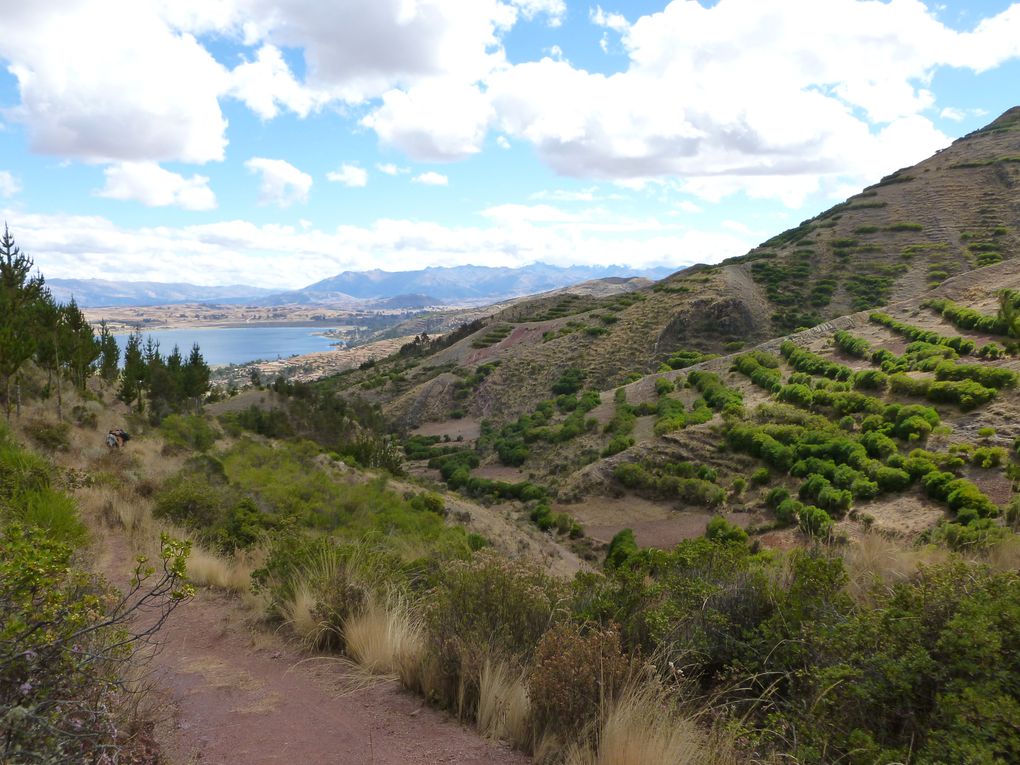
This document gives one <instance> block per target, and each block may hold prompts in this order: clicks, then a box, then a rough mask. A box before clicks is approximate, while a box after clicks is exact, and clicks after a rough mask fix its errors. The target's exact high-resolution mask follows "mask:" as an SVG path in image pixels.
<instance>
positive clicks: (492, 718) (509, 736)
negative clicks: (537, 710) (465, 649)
mask: <svg viewBox="0 0 1020 765" xmlns="http://www.w3.org/2000/svg"><path fill="white" fill-rule="evenodd" d="M479 687H480V691H479V695H478V712H477V714H476V717H475V724H476V726H477V728H478V732H479V733H480V734H482V735H483V736H485V737H486V738H490V739H499V740H503V741H508V742H510V743H511V744H513V745H514V746H516V747H517V748H519V749H529V748H530V746H531V744H532V738H533V736H532V733H531V728H530V725H529V723H530V714H531V704H530V702H529V700H528V689H527V679H526V676H525V674H524V673H522V672H519V671H514V670H513V669H512V668H511V667H510V666H509V665H508V664H507V663H506V662H503V661H499V660H496V659H491V658H490V659H486V660H485V663H484V664H483V665H482V671H481V676H480V678H479Z"/></svg>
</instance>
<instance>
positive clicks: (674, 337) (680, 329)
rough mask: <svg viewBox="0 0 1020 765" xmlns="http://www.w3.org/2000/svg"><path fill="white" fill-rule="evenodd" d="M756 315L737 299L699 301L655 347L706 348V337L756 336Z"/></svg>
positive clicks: (676, 319) (673, 322) (668, 327)
mask: <svg viewBox="0 0 1020 765" xmlns="http://www.w3.org/2000/svg"><path fill="white" fill-rule="evenodd" d="M761 329H762V328H761V327H756V326H755V318H754V314H753V313H752V312H751V308H750V307H749V306H748V305H747V303H746V302H745V301H744V300H741V299H740V298H737V297H726V298H717V299H712V300H699V301H696V302H693V303H691V304H690V305H688V306H685V307H684V309H683V310H682V311H681V312H679V313H677V314H676V315H675V316H674V317H673V318H672V320H671V321H670V322H669V323H668V324H667V325H666V326H665V327H664V328H663V330H662V332H661V333H659V338H658V341H657V342H656V347H657V348H658V349H659V351H660V352H668V351H672V350H675V349H677V348H681V347H684V346H685V345H686V344H688V343H690V342H692V341H698V345H699V346H700V345H703V344H704V340H705V339H706V338H726V337H730V338H740V339H746V338H748V337H751V336H753V335H755V333H756V331H759V330H761Z"/></svg>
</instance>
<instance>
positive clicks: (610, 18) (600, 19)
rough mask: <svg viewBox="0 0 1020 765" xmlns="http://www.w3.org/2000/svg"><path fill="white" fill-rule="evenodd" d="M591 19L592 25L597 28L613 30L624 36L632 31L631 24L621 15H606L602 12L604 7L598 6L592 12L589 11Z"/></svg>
mask: <svg viewBox="0 0 1020 765" xmlns="http://www.w3.org/2000/svg"><path fill="white" fill-rule="evenodd" d="M589 18H590V19H591V23H592V24H594V25H595V26H597V27H605V28H606V29H611V30H613V31H614V32H619V33H620V34H623V33H624V32H626V31H627V30H628V29H630V24H629V23H628V22H627V19H625V18H624V17H623V16H622V15H621V14H619V13H606V12H605V11H604V10H602V6H600V5H596V6H595V7H594V8H593V9H592V10H591V11H589Z"/></svg>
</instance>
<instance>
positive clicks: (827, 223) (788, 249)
mask: <svg viewBox="0 0 1020 765" xmlns="http://www.w3.org/2000/svg"><path fill="white" fill-rule="evenodd" d="M1018 245H1020V108H1017V109H1012V110H1010V111H1009V112H1007V113H1006V114H1004V115H1003V116H1002V117H1000V118H999V119H998V120H996V121H995V122H993V123H992V124H991V125H989V126H988V127H987V128H984V129H983V130H980V131H977V132H975V133H973V134H971V135H969V136H967V137H965V138H962V139H960V140H958V141H957V142H956V143H954V144H953V145H952V146H950V147H948V148H947V149H945V150H944V151H941V152H939V153H938V154H936V155H935V156H934V157H932V158H930V159H928V160H925V161H924V162H922V163H920V164H918V165H916V166H915V167H912V168H906V169H903V170H900V171H897V172H896V173H893V174H892V175H890V176H889V177H887V178H885V179H883V180H882V181H880V182H879V183H877V184H875V185H874V186H871V187H869V188H867V189H865V190H864V191H862V192H861V193H860V194H858V195H856V196H854V197H851V198H850V199H848V200H847V201H846V202H843V203H841V204H839V205H837V206H835V207H833V208H831V209H830V210H827V211H826V212H824V213H822V214H820V215H818V216H816V217H815V218H813V219H811V220H808V221H805V222H804V223H802V224H801V225H800V226H798V227H796V228H794V229H791V230H789V231H786V232H784V233H782V234H780V235H778V236H776V237H773V238H772V239H770V240H768V241H767V242H765V243H763V244H762V245H760V246H758V247H756V248H755V249H754V250H752V251H751V252H750V253H748V254H747V255H745V256H743V257H740V258H735V259H733V260H731V261H728V262H725V263H723V264H720V265H717V266H696V267H694V268H691V269H687V270H685V271H683V272H680V273H678V274H674V275H673V276H670V277H668V278H666V279H663V280H662V281H660V282H658V283H656V284H654V285H651V286H649V287H647V288H645V289H643V290H640V291H639V292H637V293H635V295H633V296H631V297H628V298H627V299H626V300H624V299H622V298H616V297H609V298H605V299H602V300H598V299H595V298H591V297H584V296H576V297H572V296H569V295H568V296H549V297H540V298H538V299H536V300H533V301H526V302H523V303H516V304H514V305H512V306H509V307H504V308H502V310H499V311H497V312H496V313H494V314H493V315H492V316H491V317H490V318H488V319H487V320H485V321H483V322H480V323H479V324H478V325H476V326H474V327H472V329H473V331H472V332H464V333H462V336H460V337H458V335H456V334H455V335H452V336H450V338H449V340H453V339H457V342H455V343H452V344H450V343H449V340H448V341H447V342H445V343H443V344H441V345H440V347H439V348H438V349H435V350H434V352H432V353H431V355H428V356H425V357H423V358H420V359H417V360H414V361H409V360H407V359H404V360H402V361H401V362H400V364H399V365H398V366H400V369H399V370H398V369H396V368H387V367H385V366H383V367H382V368H377V369H374V370H373V371H372V372H371V373H369V374H366V375H362V376H360V377H359V376H357V375H355V376H354V377H353V380H352V381H353V382H354V383H355V384H357V385H360V386H362V387H363V388H367V389H370V390H371V391H372V395H373V396H376V397H377V398H378V399H379V400H380V401H381V402H383V403H384V404H385V406H386V408H387V411H388V412H389V413H390V414H391V415H392V416H393V417H394V418H395V419H397V420H398V421H400V422H402V423H404V424H407V425H417V424H420V423H421V422H423V421H424V420H426V419H437V418H439V419H442V418H443V417H446V416H449V415H450V414H451V413H458V412H462V413H464V414H466V415H468V416H474V417H493V418H496V419H498V420H506V419H507V418H512V417H515V416H517V415H518V414H521V413H523V412H526V411H529V410H530V409H531V408H532V407H533V406H535V405H536V404H537V403H538V402H539V401H541V400H542V399H543V398H545V397H547V396H548V393H549V390H550V388H551V386H552V385H553V384H554V383H555V381H556V380H557V379H558V378H559V376H560V375H561V374H562V373H563V372H564V371H565V370H567V369H571V368H576V369H578V370H580V371H581V373H582V374H583V379H584V384H585V387H587V388H592V389H595V390H605V389H606V388H609V387H613V386H616V385H619V384H620V383H622V382H625V381H627V380H628V379H629V377H631V376H634V375H644V374H648V373H651V372H653V371H655V370H656V369H658V368H659V367H660V365H663V364H665V365H667V366H669V367H672V368H679V367H682V366H686V365H687V364H689V363H691V362H692V361H696V360H698V359H699V358H701V356H699V354H711V353H716V354H719V353H728V352H732V351H734V350H737V349H738V348H740V347H742V346H750V345H753V344H754V343H757V342H761V341H764V340H766V339H768V338H771V337H777V336H781V335H784V334H786V333H788V332H791V331H795V330H797V329H801V328H804V327H809V326H813V325H815V324H818V323H819V322H821V321H824V320H827V319H831V318H834V317H836V316H840V315H843V314H846V313H850V312H853V311H860V310H865V309H868V308H873V307H876V306H880V305H883V304H885V303H888V302H892V301H897V300H903V299H906V298H908V297H910V296H914V295H918V294H920V293H921V292H923V291H925V290H927V289H930V288H932V287H935V286H937V285H938V284H940V283H941V282H942V281H944V280H945V279H947V278H949V277H950V276H953V275H955V274H960V273H964V272H966V271H969V270H972V269H975V268H980V267H983V266H987V265H990V264H993V263H997V262H1000V261H1001V260H1003V259H1004V258H1009V257H1013V255H1014V254H1015V253H1016V252H1017V251H1018V249H1017V248H1018ZM497 361H498V362H499V367H498V369H494V370H492V372H491V374H489V375H488V376H487V377H485V379H484V380H483V381H481V382H480V383H479V384H478V385H474V386H471V387H472V389H471V391H470V392H469V394H468V395H463V390H462V389H461V394H460V398H457V399H454V398H453V393H454V392H455V390H454V389H455V385H454V384H455V383H456V382H457V375H459V376H460V377H461V378H463V377H468V376H470V375H471V373H472V372H473V371H474V369H475V368H476V367H478V366H479V365H483V364H490V363H493V362H497ZM410 364H414V367H413V368H412V367H411V366H410ZM345 384H349V382H345Z"/></svg>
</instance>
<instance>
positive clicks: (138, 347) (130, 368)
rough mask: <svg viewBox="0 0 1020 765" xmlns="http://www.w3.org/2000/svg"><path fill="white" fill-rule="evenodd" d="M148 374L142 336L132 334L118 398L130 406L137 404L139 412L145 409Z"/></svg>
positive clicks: (125, 353)
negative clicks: (144, 401)
mask: <svg viewBox="0 0 1020 765" xmlns="http://www.w3.org/2000/svg"><path fill="white" fill-rule="evenodd" d="M146 372H147V370H146V364H145V357H144V355H143V353H142V335H141V333H140V332H132V333H131V336H130V337H129V338H128V341H127V345H126V346H125V348H124V372H123V374H122V375H121V378H120V390H119V391H118V392H117V397H118V398H119V399H120V400H121V401H123V402H124V403H125V404H127V405H128V406H131V405H132V404H135V403H137V407H138V411H139V412H141V411H142V408H143V407H144V403H143V401H142V392H143V390H144V388H145V379H146Z"/></svg>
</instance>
